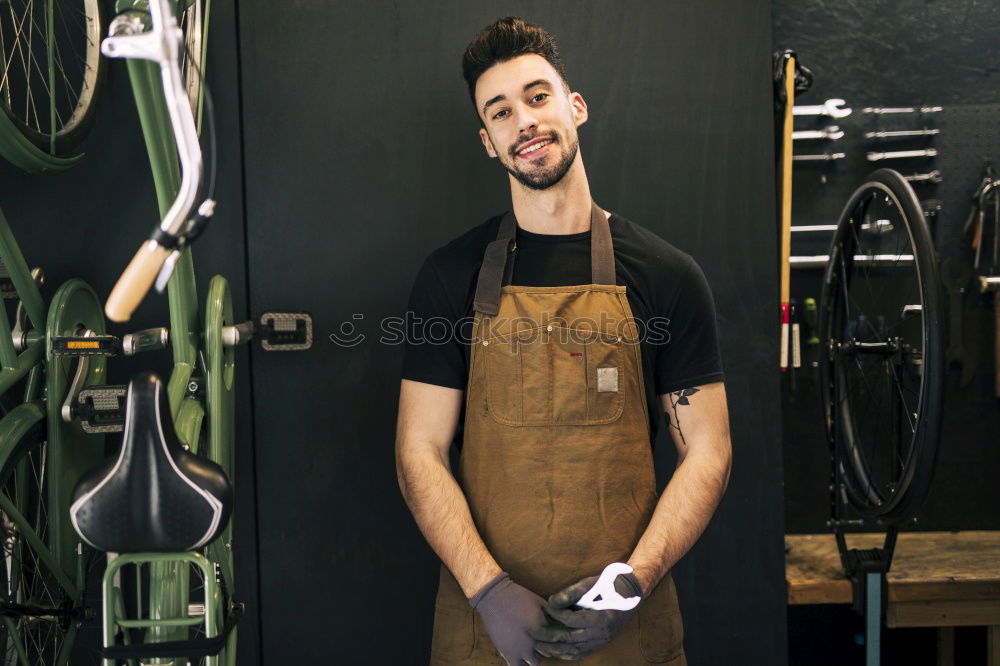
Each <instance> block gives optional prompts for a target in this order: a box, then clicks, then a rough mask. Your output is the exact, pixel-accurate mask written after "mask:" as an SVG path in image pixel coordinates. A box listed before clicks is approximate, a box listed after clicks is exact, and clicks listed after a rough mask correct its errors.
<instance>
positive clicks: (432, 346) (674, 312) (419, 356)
mask: <svg viewBox="0 0 1000 666" xmlns="http://www.w3.org/2000/svg"><path fill="white" fill-rule="evenodd" d="M608 222H609V224H610V226H611V238H612V243H613V245H614V252H615V274H616V282H617V283H618V284H619V285H624V286H625V287H626V291H625V293H626V296H627V297H628V302H629V306H630V307H631V308H632V315H633V317H634V318H635V320H636V324H637V325H638V328H639V334H640V336H641V339H642V342H641V345H640V349H641V354H642V364H643V377H644V379H645V384H646V400H647V403H648V405H649V417H650V418H649V420H650V423H649V426H650V442H651V443H652V441H653V440H654V439H655V437H656V431H657V430H658V429H659V427H660V424H661V418H662V417H661V413H662V406H661V405H660V404H659V398H658V396H660V395H663V394H664V393H669V392H671V391H676V390H679V389H682V388H691V387H693V386H699V385H702V384H709V383H712V382H718V381H722V380H723V373H722V360H721V358H720V355H719V344H718V335H717V333H716V324H715V304H714V302H713V300H712V292H711V290H710V289H709V286H708V282H707V281H706V280H705V275H704V273H702V271H701V268H700V267H699V266H698V264H697V263H695V261H694V259H692V258H691V256H690V255H688V254H686V253H684V252H681V251H680V250H678V249H677V248H676V247H674V246H673V245H671V244H670V243H668V242H666V241H665V240H663V239H662V238H660V237H659V236H657V235H656V234H654V233H653V232H651V231H649V230H648V229H646V228H644V227H641V226H639V225H637V224H635V223H633V222H630V221H629V220H627V219H625V218H623V217H621V216H620V215H617V214H614V213H612V214H611V218H610V219H609V221H608ZM499 224H500V216H497V217H494V218H491V219H489V220H487V221H486V222H484V223H483V224H480V225H479V226H477V227H475V228H473V229H470V230H469V231H468V232H466V233H464V234H462V235H461V236H459V237H458V238H456V239H455V240H453V241H451V242H450V243H448V244H447V245H444V246H443V247H440V248H438V249H437V250H434V251H433V252H432V253H431V254H430V255H429V256H428V257H427V259H426V260H425V261H424V264H423V266H421V268H420V271H419V273H418V274H417V277H416V280H415V281H414V284H413V289H412V291H411V292H410V301H409V311H408V313H407V323H406V330H407V342H406V350H405V354H404V359H403V378H404V379H411V380H413V381H418V382H424V383H427V384H436V385H439V386H447V387H449V388H456V389H462V390H464V389H465V387H466V382H467V379H468V370H469V354H470V347H469V340H470V339H471V336H472V321H473V316H474V311H473V306H472V301H473V296H474V295H475V291H476V278H477V276H478V274H479V268H480V266H481V265H482V261H483V254H484V253H485V251H486V246H487V245H488V244H489V243H490V241H492V240H495V239H496V236H497V230H498V228H499ZM515 241H516V244H517V250H516V252H515V254H514V262H513V267H512V272H511V279H510V284H516V285H523V286H532V287H544V286H550V287H558V286H568V285H579V284H590V283H591V282H592V279H591V261H590V231H584V232H582V233H576V234H559V235H556V234H536V233H532V232H529V231H525V230H523V229H521V228H520V227H518V229H517V235H516V238H515ZM509 270H510V269H509ZM461 421H464V413H463V415H462V418H461V420H460V422H461ZM456 440H457V443H458V444H459V445H461V427H459V431H458V434H457V435H456Z"/></svg>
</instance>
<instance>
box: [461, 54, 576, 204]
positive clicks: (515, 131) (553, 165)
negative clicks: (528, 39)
mask: <svg viewBox="0 0 1000 666" xmlns="http://www.w3.org/2000/svg"><path fill="white" fill-rule="evenodd" d="M476 108H477V110H478V111H479V116H480V118H481V119H482V121H483V125H484V126H485V128H484V129H481V130H479V136H480V138H481V139H482V142H483V147H484V148H486V152H487V154H489V156H490V157H496V158H499V160H500V163H501V164H503V166H504V167H505V168H506V169H507V171H509V172H510V174H511V175H512V176H514V178H516V179H517V180H518V181H519V182H520V183H522V184H523V185H525V186H526V187H530V188H531V189H534V190H544V189H547V188H549V187H552V186H553V185H555V184H556V183H558V182H559V181H560V180H562V178H563V176H565V175H566V172H567V171H569V169H570V167H571V166H572V165H573V161H574V160H575V159H576V156H577V153H578V151H579V147H580V142H579V140H578V138H577V131H576V128H577V127H579V126H580V125H582V124H583V123H584V122H586V120H587V105H586V103H585V102H584V101H583V98H582V97H581V96H580V95H579V93H570V92H567V91H566V88H565V85H564V84H563V81H562V78H561V77H560V76H559V73H558V72H556V70H555V69H554V68H553V67H552V65H550V64H549V63H548V61H547V60H545V58H543V57H541V56H538V55H533V54H532V55H523V56H518V57H517V58H514V59H512V60H508V61H506V62H501V63H498V64H496V65H493V66H492V67H490V68H489V69H488V70H486V71H485V72H483V73H482V75H481V76H480V77H479V80H478V81H477V82H476Z"/></svg>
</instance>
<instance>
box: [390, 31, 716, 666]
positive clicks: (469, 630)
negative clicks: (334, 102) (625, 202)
mask: <svg viewBox="0 0 1000 666" xmlns="http://www.w3.org/2000/svg"><path fill="white" fill-rule="evenodd" d="M463 71H464V74H465V79H466V82H467V83H468V86H469V93H470V96H471V97H472V100H473V103H474V105H475V108H476V112H477V114H478V116H479V119H480V122H481V125H482V128H481V129H480V131H479V135H480V139H481V140H482V144H483V147H484V149H485V150H486V153H487V154H488V155H489V156H490V157H491V158H494V159H497V160H498V161H499V162H500V163H501V164H502V165H503V166H504V167H505V168H506V170H507V172H508V175H509V181H510V188H511V199H512V203H513V211H512V212H511V213H508V214H506V215H504V216H502V217H498V218H493V219H491V220H489V221H487V222H486V223H484V224H482V225H480V226H478V227H476V228H474V229H472V230H471V231H469V232H467V233H465V234H463V235H462V236H460V237H459V238H457V239H455V240H454V241H452V242H451V243H449V244H447V245H445V246H444V247H442V248H440V249H438V250H436V251H435V252H433V253H432V254H431V255H430V256H429V257H428V259H427V260H426V261H425V263H424V265H423V267H422V268H421V271H420V274H419V275H418V277H417V280H416V282H415V284H414V288H413V292H412V294H411V297H410V310H411V312H412V313H413V314H414V315H416V317H418V318H419V319H420V320H422V321H425V322H428V324H429V325H428V326H427V327H425V328H424V329H422V330H416V329H414V330H411V331H410V332H411V335H413V338H411V340H410V341H409V342H408V346H407V350H406V358H405V362H404V370H403V380H402V385H401V389H400V403H399V421H398V425H397V439H396V458H397V470H398V476H399V483H400V487H401V489H402V491H403V495H404V497H405V499H406V502H407V504H408V505H409V507H410V509H411V511H412V512H413V515H414V517H415V518H416V521H417V523H418V525H419V526H420V529H421V530H422V532H423V534H424V536H425V537H426V538H427V540H428V542H429V543H430V545H431V547H433V548H434V550H435V552H436V553H437V554H438V556H439V557H440V558H441V560H442V562H443V565H444V566H443V567H442V569H441V580H440V585H439V591H438V599H437V605H436V615H435V619H434V637H433V642H432V648H431V651H432V655H431V663H433V664H499V665H502V664H504V663H507V664H511V665H516V666H520V665H521V664H522V663H527V664H532V665H533V664H538V663H541V662H542V661H543V660H545V658H547V657H551V658H556V659H566V660H576V659H580V660H582V663H587V664H614V665H616V666H621V665H628V664H640V663H642V664H645V663H649V662H655V663H666V664H671V665H674V666H677V665H680V664H685V663H686V662H685V657H684V652H683V640H682V627H681V621H680V613H679V610H678V606H677V596H676V591H675V588H674V585H673V581H672V579H671V577H670V574H669V571H670V569H671V568H672V567H673V565H674V564H675V563H676V562H677V561H678V560H679V559H680V558H681V557H682V556H683V555H684V554H685V553H686V552H687V551H688V550H689V549H690V547H691V546H692V545H693V544H694V542H695V541H696V540H697V539H698V537H699V536H700V535H701V533H702V532H703V530H704V529H705V526H706V525H707V524H708V521H709V520H710V518H711V516H712V514H713V513H714V511H715V508H716V506H717V505H718V503H719V500H720V498H721V496H722V494H723V492H724V491H725V488H726V485H727V483H728V480H729V469H730V460H731V447H730V441H729V426H728V413H727V407H726V393H725V387H724V384H723V383H722V379H723V375H722V369H721V362H720V360H719V354H718V343H717V338H716V331H715V314H714V305H713V303H712V297H711V293H710V291H709V289H708V286H707V284H706V281H705V278H704V276H703V274H702V273H701V271H700V269H699V268H698V266H697V265H696V264H695V263H694V261H693V260H692V259H691V258H690V257H689V256H688V255H686V254H684V253H682V252H681V251H679V250H677V249H676V248H674V247H673V246H672V245H670V244H669V243H667V242H665V241H663V240H662V239H660V238H658V237H657V236H655V235H654V234H652V233H651V232H649V231H647V230H646V229H644V228H642V227H639V226H638V225H635V224H633V223H632V222H629V221H628V220H626V219H624V218H622V217H620V216H618V215H616V214H612V213H607V212H605V211H603V210H602V209H600V208H599V207H598V206H597V205H596V204H595V203H593V201H592V199H591V195H590V187H589V184H588V181H587V175H586V172H585V170H584V165H583V158H582V156H581V154H580V150H579V143H578V140H577V128H578V127H579V126H580V125H582V124H583V123H584V122H586V120H587V105H586V103H585V102H584V100H583V97H582V96H581V95H580V94H579V93H577V92H571V91H570V89H569V85H568V84H567V83H566V80H565V77H564V74H563V70H562V65H561V62H560V60H559V57H558V55H557V51H556V47H555V44H554V43H553V41H552V39H551V38H550V36H549V35H548V34H547V33H546V32H545V31H544V30H543V29H541V28H540V27H538V26H534V25H531V24H528V23H526V22H524V21H523V20H521V19H518V18H505V19H500V20H498V21H497V22H495V23H494V24H493V25H490V26H489V27H487V28H485V29H484V30H483V31H482V32H481V33H480V34H479V35H478V36H477V37H476V38H475V39H474V40H473V41H472V42H471V43H470V44H469V46H468V48H467V49H466V52H465V55H464V58H463ZM633 312H634V314H633ZM428 320H431V321H428ZM432 322H433V323H434V324H435V325H434V326H431V325H430V323H432ZM442 322H444V323H447V324H449V326H448V327H444V328H449V329H450V331H451V333H452V335H450V336H447V339H443V338H444V337H445V336H443V335H442V327H441V326H440V324H441V323H442ZM640 329H642V330H640ZM417 338H419V339H417ZM463 391H464V393H463ZM660 410H662V411H664V412H665V413H666V416H667V419H668V424H669V426H670V434H671V436H672V439H673V442H674V444H675V445H676V447H677V451H678V465H677V468H676V470H675V471H674V474H673V477H672V479H671V480H670V483H669V484H668V485H667V487H666V489H665V491H664V492H663V494H662V496H660V497H659V498H657V493H656V486H655V479H654V473H653V462H652V453H651V442H652V439H653V437H654V436H655V433H656V430H657V428H658V427H659V425H660ZM459 426H461V427H462V429H461V437H460V438H456V432H457V431H458V428H459ZM457 439H460V440H461V441H460V442H459V443H460V445H461V458H460V463H459V470H458V473H457V474H456V475H453V474H452V472H451V464H450V458H449V453H450V447H451V444H452V441H453V440H457ZM610 565H613V566H610ZM626 565H627V566H626ZM605 571H606V573H604V572H605ZM602 573H604V576H603V579H604V582H602V583H601V584H599V585H597V586H596V587H595V584H596V583H597V580H598V579H597V578H596V577H597V576H599V575H600V574H602ZM611 586H613V587H611ZM637 602H638V603H637Z"/></svg>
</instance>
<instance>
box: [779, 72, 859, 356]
mask: <svg viewBox="0 0 1000 666" xmlns="http://www.w3.org/2000/svg"><path fill="white" fill-rule="evenodd" d="M836 101H839V102H840V104H843V103H844V102H843V100H831V102H836ZM828 104H829V102H828ZM794 111H795V56H789V57H788V58H787V60H786V61H785V124H784V140H783V141H782V143H781V294H780V297H781V298H780V301H779V313H780V315H781V342H780V348H779V353H780V361H779V364H780V367H781V371H782V372H787V371H788V333H789V330H788V315H789V312H788V298H789V293H790V286H789V280H790V278H791V275H790V273H789V264H788V257H789V255H791V249H792V128H793V127H794V118H793V115H794Z"/></svg>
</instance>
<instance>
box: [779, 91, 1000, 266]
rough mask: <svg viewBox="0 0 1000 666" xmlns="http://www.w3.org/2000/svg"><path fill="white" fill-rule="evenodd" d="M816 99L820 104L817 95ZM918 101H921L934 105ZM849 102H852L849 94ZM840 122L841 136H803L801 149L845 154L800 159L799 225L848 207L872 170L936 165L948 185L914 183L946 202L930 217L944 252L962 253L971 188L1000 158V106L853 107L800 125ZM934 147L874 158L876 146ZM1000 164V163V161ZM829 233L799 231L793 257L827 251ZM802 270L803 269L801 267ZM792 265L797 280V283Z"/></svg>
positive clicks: (796, 169) (795, 204) (795, 208)
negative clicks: (874, 135)
mask: <svg viewBox="0 0 1000 666" xmlns="http://www.w3.org/2000/svg"><path fill="white" fill-rule="evenodd" d="M810 103H811V104H814V103H816V102H815V101H814V100H810ZM932 103H933V100H928V103H922V102H915V103H914V106H916V107H919V106H928V105H930V104H932ZM848 106H850V101H849V100H848ZM827 125H837V126H838V127H840V129H841V130H843V131H844V136H843V137H842V138H841V139H839V140H837V141H829V140H817V141H796V142H795V153H796V154H820V153H835V152H842V153H846V155H847V156H846V157H845V158H844V159H841V160H835V161H832V162H796V163H795V164H794V166H793V174H792V178H793V181H792V223H793V224H794V225H813V224H834V223H836V221H837V218H838V217H839V215H840V211H841V208H842V207H843V205H844V203H845V202H846V201H847V199H848V197H849V196H850V195H851V193H852V192H853V191H854V189H855V188H856V187H857V186H858V185H860V184H861V183H862V182H863V181H864V178H865V176H866V175H868V174H869V173H870V172H871V171H874V170H875V169H878V168H881V167H890V168H893V169H896V170H897V171H899V172H901V173H903V174H904V175H909V174H913V173H926V172H929V171H933V170H938V171H940V172H941V176H942V182H941V183H937V184H934V183H914V185H913V187H914V190H915V191H916V193H917V196H918V197H919V198H920V199H921V200H929V199H935V200H939V201H941V209H940V211H939V212H938V213H937V214H936V215H935V216H934V217H932V218H931V227H932V230H933V234H934V242H935V245H936V247H937V249H938V251H939V253H940V254H941V255H942V256H952V255H955V254H958V253H960V252H961V245H960V241H961V234H962V227H963V225H964V223H965V219H966V217H967V215H968V212H969V206H970V203H971V199H970V197H971V195H972V192H973V191H974V190H975V188H976V187H977V186H978V184H979V180H980V175H981V171H982V165H983V159H984V158H988V157H990V158H993V159H994V160H1000V104H975V105H972V104H970V105H958V106H946V107H944V108H943V110H942V111H940V112H936V113H924V114H921V113H913V114H891V115H890V114H870V113H863V112H862V108H860V107H856V108H852V113H851V115H849V116H847V117H844V118H837V119H834V118H829V117H825V116H798V117H796V119H795V129H797V130H804V129H821V128H823V127H825V126H827ZM924 128H928V129H929V128H938V129H939V130H940V134H937V135H933V136H922V137H905V138H886V139H868V138H865V133H866V132H871V131H878V130H904V129H906V130H909V129H924ZM922 148H935V149H937V151H938V154H937V155H936V156H935V157H920V158H908V159H892V160H882V161H879V162H869V161H868V160H867V159H866V157H865V156H866V155H867V153H868V152H870V151H877V152H889V151H897V150H917V149H922ZM998 166H1000V163H998ZM829 242H830V234H826V233H815V234H812V233H810V234H802V233H797V234H793V235H792V254H793V255H814V254H825V253H826V252H827V249H828V245H829ZM798 270H802V269H798ZM796 272H798V271H797V270H796V271H793V275H792V281H793V282H794V281H795V273H796Z"/></svg>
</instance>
